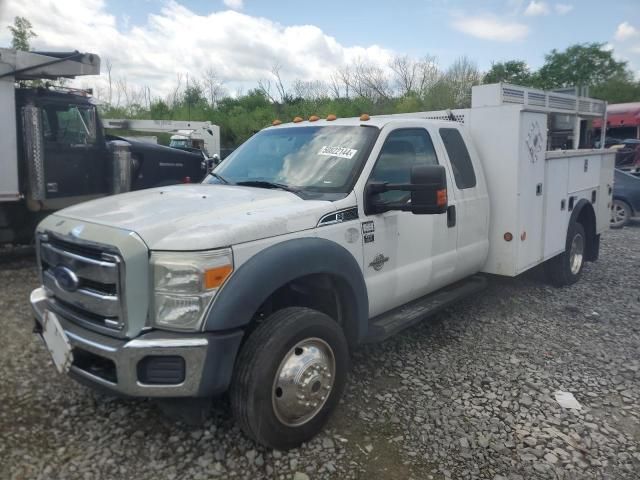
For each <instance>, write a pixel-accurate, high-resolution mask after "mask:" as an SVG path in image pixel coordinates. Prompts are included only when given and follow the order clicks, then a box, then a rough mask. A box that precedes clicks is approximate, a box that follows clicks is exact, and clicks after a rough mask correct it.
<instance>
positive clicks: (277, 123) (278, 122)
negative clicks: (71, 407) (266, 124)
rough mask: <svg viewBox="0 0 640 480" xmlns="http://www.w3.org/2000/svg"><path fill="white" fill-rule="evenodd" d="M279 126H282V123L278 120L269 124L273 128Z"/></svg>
mask: <svg viewBox="0 0 640 480" xmlns="http://www.w3.org/2000/svg"><path fill="white" fill-rule="evenodd" d="M280 124H282V122H281V121H280V120H278V119H277V118H276V119H275V120H274V121H273V122H271V125H273V126H274V127H277V126H278V125H280Z"/></svg>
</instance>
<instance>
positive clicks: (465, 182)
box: [440, 128, 476, 190]
mask: <svg viewBox="0 0 640 480" xmlns="http://www.w3.org/2000/svg"><path fill="white" fill-rule="evenodd" d="M440 138H442V143H444V148H446V150H447V155H449V161H450V162H451V169H452V170H453V176H454V178H455V180H456V186H457V187H458V188H459V189H460V190H463V189H465V188H473V187H475V186H476V173H475V172H474V171H473V164H472V163H471V157H470V156H469V151H468V150H467V146H466V145H465V143H464V139H463V138H462V135H460V132H459V131H458V130H457V129H455V128H441V129H440Z"/></svg>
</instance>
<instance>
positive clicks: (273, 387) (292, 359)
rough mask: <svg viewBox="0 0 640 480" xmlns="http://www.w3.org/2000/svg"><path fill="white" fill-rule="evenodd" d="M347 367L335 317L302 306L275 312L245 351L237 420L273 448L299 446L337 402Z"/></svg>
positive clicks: (234, 403)
mask: <svg viewBox="0 0 640 480" xmlns="http://www.w3.org/2000/svg"><path fill="white" fill-rule="evenodd" d="M348 364H349V352H348V347H347V341H346V339H345V336H344V333H343V331H342V328H340V326H339V325H338V324H337V323H336V322H335V321H333V320H332V319H331V318H330V317H328V316H327V315H325V314H324V313H322V312H319V311H317V310H311V309H309V308H302V307H290V308H285V309H283V310H279V311H277V312H275V313H274V314H272V315H271V316H270V317H268V318H267V319H266V320H265V321H264V322H263V323H261V324H260V325H259V326H258V327H257V328H256V329H255V330H254V331H253V332H252V333H251V335H250V336H249V338H248V340H247V342H246V343H245V344H244V346H243V347H242V350H241V351H240V355H239V357H238V362H237V364H236V370H235V374H234V379H233V383H232V385H231V390H230V397H231V408H232V410H233V413H234V416H235V418H236V421H237V422H238V424H239V425H240V428H242V430H243V431H244V432H245V434H246V435H247V436H249V437H251V438H253V439H254V440H255V441H257V442H258V443H261V444H263V445H266V446H268V447H271V448H276V449H288V448H293V447H296V446H298V445H300V444H301V443H302V442H304V441H307V440H309V439H310V438H311V437H313V436H314V435H316V434H317V433H318V432H319V431H320V430H321V429H322V427H323V426H324V424H325V422H326V420H327V419H328V417H329V415H330V413H331V411H332V410H333V409H334V407H335V406H336V404H337V403H338V400H339V399H340V396H341V395H342V391H343V389H344V385H345V382H346V376H347V371H348Z"/></svg>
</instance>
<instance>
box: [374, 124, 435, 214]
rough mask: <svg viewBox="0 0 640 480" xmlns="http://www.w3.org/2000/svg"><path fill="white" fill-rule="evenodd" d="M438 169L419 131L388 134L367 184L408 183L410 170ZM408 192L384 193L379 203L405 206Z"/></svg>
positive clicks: (428, 142) (425, 135)
mask: <svg viewBox="0 0 640 480" xmlns="http://www.w3.org/2000/svg"><path fill="white" fill-rule="evenodd" d="M415 165H438V158H437V156H436V152H435V149H434V148H433V142H432V141H431V137H430V136H429V132H427V131H426V130H425V129H423V128H403V129H399V130H394V131H393V132H391V133H390V134H389V136H388V137H387V139H386V140H385V142H384V144H383V145H382V150H381V151H380V156H379V157H378V160H377V162H376V164H375V166H374V167H373V171H372V172H371V177H370V180H369V181H371V182H385V183H405V184H406V183H409V182H410V181H411V167H413V166H415ZM410 197H411V194H410V192H399V191H393V192H385V193H381V194H379V199H380V200H382V201H384V202H386V203H396V202H407V201H409V198H410Z"/></svg>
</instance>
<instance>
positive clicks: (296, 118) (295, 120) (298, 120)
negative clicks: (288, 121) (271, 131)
mask: <svg viewBox="0 0 640 480" xmlns="http://www.w3.org/2000/svg"><path fill="white" fill-rule="evenodd" d="M301 121H302V117H295V118H294V119H293V123H300V122H301Z"/></svg>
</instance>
